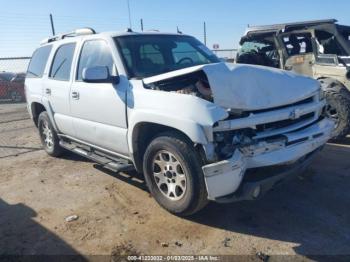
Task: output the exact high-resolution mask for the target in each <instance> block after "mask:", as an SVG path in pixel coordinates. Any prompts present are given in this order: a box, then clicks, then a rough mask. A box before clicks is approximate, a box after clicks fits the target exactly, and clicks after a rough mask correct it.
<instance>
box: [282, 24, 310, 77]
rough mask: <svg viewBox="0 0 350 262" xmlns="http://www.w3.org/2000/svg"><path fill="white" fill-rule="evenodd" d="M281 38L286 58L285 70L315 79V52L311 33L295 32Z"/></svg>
mask: <svg viewBox="0 0 350 262" xmlns="http://www.w3.org/2000/svg"><path fill="white" fill-rule="evenodd" d="M280 37H281V41H282V43H283V46H284V51H285V56H286V62H285V65H284V69H285V70H289V71H293V72H295V73H298V74H302V75H307V76H310V77H314V69H313V66H314V64H315V50H314V46H313V38H312V34H311V32H309V31H300V32H293V33H287V34H282V35H281V36H280Z"/></svg>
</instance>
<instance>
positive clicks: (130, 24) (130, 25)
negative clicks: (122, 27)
mask: <svg viewBox="0 0 350 262" xmlns="http://www.w3.org/2000/svg"><path fill="white" fill-rule="evenodd" d="M126 1H127V4H128V13H129V27H130V29H132V23H131V11H130V2H129V0H126Z"/></svg>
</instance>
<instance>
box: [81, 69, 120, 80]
mask: <svg viewBox="0 0 350 262" xmlns="http://www.w3.org/2000/svg"><path fill="white" fill-rule="evenodd" d="M82 78H83V81H84V82H87V83H113V84H118V83H119V76H111V74H110V73H109V69H108V67H107V66H95V67H88V68H84V69H83V73H82Z"/></svg>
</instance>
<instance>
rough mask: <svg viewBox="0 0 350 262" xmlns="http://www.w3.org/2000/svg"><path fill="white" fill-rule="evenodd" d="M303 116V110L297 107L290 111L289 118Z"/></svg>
mask: <svg viewBox="0 0 350 262" xmlns="http://www.w3.org/2000/svg"><path fill="white" fill-rule="evenodd" d="M300 116H301V110H300V109H295V110H293V111H292V112H290V116H289V119H292V120H294V119H298V118H300Z"/></svg>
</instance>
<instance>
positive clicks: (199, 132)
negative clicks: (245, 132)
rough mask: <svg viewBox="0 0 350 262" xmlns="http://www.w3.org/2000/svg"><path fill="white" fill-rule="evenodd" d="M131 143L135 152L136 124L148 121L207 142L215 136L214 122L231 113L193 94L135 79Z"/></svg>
mask: <svg viewBox="0 0 350 262" xmlns="http://www.w3.org/2000/svg"><path fill="white" fill-rule="evenodd" d="M127 103H128V109H127V115H128V125H129V128H128V130H129V132H128V144H129V147H130V152H131V153H133V151H134V150H133V148H132V139H133V138H132V135H133V130H134V128H135V127H136V125H138V124H140V123H143V122H146V123H154V124H159V125H163V126H167V127H171V128H174V129H177V130H179V131H181V132H183V133H184V134H185V135H186V136H188V137H189V138H190V139H191V140H192V142H194V143H197V144H203V145H205V144H207V143H208V142H211V141H212V140H213V138H212V133H213V132H212V127H213V125H214V124H215V123H216V122H218V121H220V120H223V119H225V118H227V117H228V113H227V112H226V110H225V109H223V108H221V107H218V106H216V105H215V104H213V103H211V102H208V101H206V100H203V99H201V98H198V97H196V96H193V95H185V94H178V93H174V92H165V91H157V90H148V89H145V88H143V86H142V85H141V84H140V83H133V85H132V89H131V90H130V91H129V93H128V95H127Z"/></svg>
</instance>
